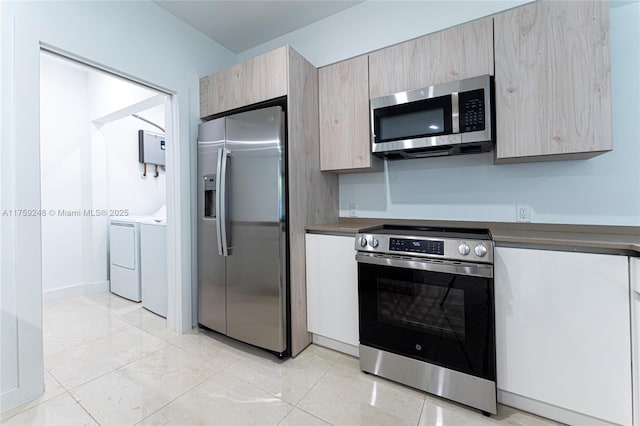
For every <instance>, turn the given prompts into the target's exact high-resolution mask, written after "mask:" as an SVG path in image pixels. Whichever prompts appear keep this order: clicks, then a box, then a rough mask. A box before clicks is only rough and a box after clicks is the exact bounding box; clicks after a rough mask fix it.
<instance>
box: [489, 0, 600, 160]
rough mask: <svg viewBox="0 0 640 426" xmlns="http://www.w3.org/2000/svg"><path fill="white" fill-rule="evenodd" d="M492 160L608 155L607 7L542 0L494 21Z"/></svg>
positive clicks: (511, 11)
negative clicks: (494, 156)
mask: <svg viewBox="0 0 640 426" xmlns="http://www.w3.org/2000/svg"><path fill="white" fill-rule="evenodd" d="M494 25H495V35H494V37H495V68H496V75H495V85H496V126H497V130H496V134H497V135H498V141H497V144H496V145H497V146H496V160H497V161H498V162H499V161H501V160H502V161H505V162H507V161H509V160H511V161H536V160H551V159H563V158H564V159H570V158H586V157H589V156H593V155H597V154H599V153H602V152H606V151H610V150H611V149H612V133H611V132H612V130H611V72H610V68H611V67H610V59H609V4H608V2H606V1H600V0H592V1H542V2H535V3H531V4H528V5H525V6H523V7H519V8H516V9H513V10H510V11H507V12H504V13H501V14H499V15H496V16H495V19H494Z"/></svg>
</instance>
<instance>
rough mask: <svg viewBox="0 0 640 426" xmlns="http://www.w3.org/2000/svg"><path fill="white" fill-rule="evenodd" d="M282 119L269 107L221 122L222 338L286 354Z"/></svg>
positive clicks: (229, 117) (279, 114) (276, 109)
mask: <svg viewBox="0 0 640 426" xmlns="http://www.w3.org/2000/svg"><path fill="white" fill-rule="evenodd" d="M283 117H284V114H283V112H282V109H281V108H280V107H270V108H265V109H260V110H255V111H249V112H244V113H240V114H235V115H231V116H227V117H226V118H227V124H226V138H227V144H226V148H227V153H228V157H229V161H228V166H227V167H228V170H227V176H228V181H227V191H228V194H227V197H228V200H229V206H228V215H229V220H230V225H231V232H230V238H229V236H228V244H229V246H230V247H229V253H230V255H229V256H228V257H227V335H229V336H230V337H233V338H235V339H238V340H241V341H244V342H247V343H250V344H252V345H256V346H259V347H262V348H265V349H268V350H271V351H275V352H279V353H282V352H284V351H285V350H286V342H287V336H286V329H287V327H286V310H285V303H286V270H287V269H286V238H285V231H286V230H285V223H286V222H285V211H286V209H285V205H284V200H285V198H284V182H285V179H284V174H283V170H284V169H283V160H284V143H283V131H284V127H283V125H284V119H283Z"/></svg>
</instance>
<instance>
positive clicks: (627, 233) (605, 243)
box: [306, 218, 640, 256]
mask: <svg viewBox="0 0 640 426" xmlns="http://www.w3.org/2000/svg"><path fill="white" fill-rule="evenodd" d="M383 223H388V224H398V225H413V226H446V227H461V228H486V229H489V230H490V231H491V235H492V237H493V240H494V241H495V243H496V246H498V247H523V248H527V247H530V248H541V249H557V250H568V251H586V252H594V253H613V254H628V255H632V256H640V226H608V225H562V224H542V223H512V222H469V221H446V220H442V221H441V220H412V219H371V218H340V219H339V222H338V223H336V224H327V225H312V226H307V227H306V230H307V232H309V233H316V234H329V235H345V236H353V235H355V234H356V233H358V232H359V231H360V230H362V229H366V228H369V227H372V226H376V225H381V224H383Z"/></svg>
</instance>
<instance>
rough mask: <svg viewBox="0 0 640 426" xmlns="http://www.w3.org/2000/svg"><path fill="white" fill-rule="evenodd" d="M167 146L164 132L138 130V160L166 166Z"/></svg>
mask: <svg viewBox="0 0 640 426" xmlns="http://www.w3.org/2000/svg"><path fill="white" fill-rule="evenodd" d="M166 147H167V146H166V137H165V135H164V134H161V133H154V132H149V131H147V130H138V157H139V159H138V161H139V162H140V163H145V164H156V165H158V166H164V165H165V162H164V153H165V150H166Z"/></svg>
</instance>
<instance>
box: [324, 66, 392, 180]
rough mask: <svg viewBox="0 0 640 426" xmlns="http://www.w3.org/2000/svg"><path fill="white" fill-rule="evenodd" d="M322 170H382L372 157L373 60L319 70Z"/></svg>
mask: <svg viewBox="0 0 640 426" xmlns="http://www.w3.org/2000/svg"><path fill="white" fill-rule="evenodd" d="M318 82H319V83H318V84H319V102H320V106H319V114H320V169H321V170H323V171H330V172H342V173H345V172H356V171H371V170H376V169H379V168H380V167H381V165H382V161H381V160H380V159H378V158H377V157H374V156H372V155H371V131H370V128H369V60H368V57H367V56H366V55H364V56H358V57H356V58H353V59H350V60H347V61H343V62H339V63H337V64H333V65H329V66H326V67H324V68H320V69H319V70H318Z"/></svg>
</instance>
